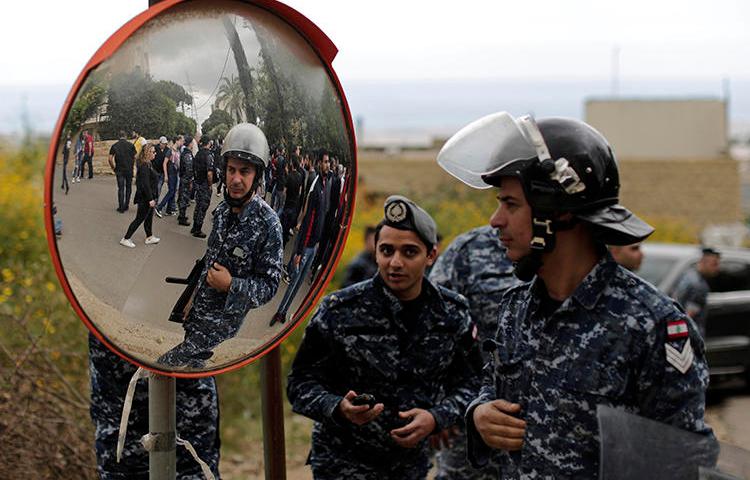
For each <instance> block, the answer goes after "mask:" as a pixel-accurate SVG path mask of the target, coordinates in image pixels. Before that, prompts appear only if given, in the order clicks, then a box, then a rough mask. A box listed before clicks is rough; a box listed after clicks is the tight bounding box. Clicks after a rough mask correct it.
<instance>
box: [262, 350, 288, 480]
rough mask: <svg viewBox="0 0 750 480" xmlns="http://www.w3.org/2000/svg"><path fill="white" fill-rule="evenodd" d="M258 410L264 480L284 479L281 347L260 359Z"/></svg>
mask: <svg viewBox="0 0 750 480" xmlns="http://www.w3.org/2000/svg"><path fill="white" fill-rule="evenodd" d="M260 390H261V410H262V412H263V465H264V468H265V473H266V480H284V479H286V452H285V445H284V399H283V398H282V396H281V347H279V346H277V347H276V348H274V349H273V350H271V351H270V352H268V353H267V354H266V355H265V356H264V357H263V358H262V359H261V360H260Z"/></svg>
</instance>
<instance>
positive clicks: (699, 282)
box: [670, 247, 721, 337]
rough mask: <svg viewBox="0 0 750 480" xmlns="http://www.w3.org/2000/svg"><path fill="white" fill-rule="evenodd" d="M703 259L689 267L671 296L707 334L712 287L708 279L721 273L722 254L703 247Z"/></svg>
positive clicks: (704, 333) (702, 333)
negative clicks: (708, 306)
mask: <svg viewBox="0 0 750 480" xmlns="http://www.w3.org/2000/svg"><path fill="white" fill-rule="evenodd" d="M701 253H702V255H701V259H700V260H698V263H697V264H696V265H695V266H694V267H692V268H690V269H688V270H687V271H686V272H685V273H684V274H683V275H682V277H681V278H680V280H679V281H678V282H677V286H676V287H675V289H674V291H673V292H672V293H671V295H670V296H671V297H672V298H674V299H675V300H677V301H678V302H679V303H680V305H682V306H683V308H685V311H686V312H687V314H688V315H689V316H690V318H692V319H693V321H694V322H695V323H696V324H697V325H698V329H699V330H700V332H701V335H702V336H704V337H705V335H706V313H707V312H706V302H707V301H708V292H709V291H710V290H711V288H710V287H709V286H708V282H707V281H706V279H708V278H713V277H715V276H717V275H718V274H719V265H720V263H721V262H720V258H721V255H720V254H719V252H718V251H716V250H714V249H713V248H710V247H704V248H703V249H702V252H701Z"/></svg>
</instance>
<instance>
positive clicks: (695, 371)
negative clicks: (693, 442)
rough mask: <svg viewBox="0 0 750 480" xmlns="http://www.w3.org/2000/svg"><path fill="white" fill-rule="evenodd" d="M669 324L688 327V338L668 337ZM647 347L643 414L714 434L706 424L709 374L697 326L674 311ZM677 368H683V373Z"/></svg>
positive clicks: (640, 398)
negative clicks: (669, 359) (705, 414)
mask: <svg viewBox="0 0 750 480" xmlns="http://www.w3.org/2000/svg"><path fill="white" fill-rule="evenodd" d="M667 320H669V322H668V321H667ZM670 322H671V323H672V324H673V325H674V324H675V323H677V324H683V325H686V326H687V330H688V336H686V337H678V338H674V336H673V338H672V339H670V338H669V337H668V334H667V326H668V324H669V323H670ZM646 344H647V351H646V353H645V356H644V357H645V358H644V359H643V363H642V367H641V371H640V374H639V376H638V404H639V407H640V410H641V414H642V415H644V416H646V417H648V418H651V419H653V420H657V421H660V422H664V423H667V424H670V425H673V426H675V427H678V428H682V429H684V430H688V431H691V432H696V433H700V434H706V435H713V433H712V431H711V428H710V427H709V426H708V425H706V423H705V421H704V413H705V406H706V388H707V386H708V377H709V374H708V365H707V363H706V358H705V353H704V347H703V340H702V339H701V337H700V335H699V334H698V332H697V328H696V326H695V323H694V322H693V321H692V320H691V319H690V318H689V317H687V316H685V315H683V314H682V313H680V312H678V311H677V310H675V312H674V314H673V315H670V316H669V317H667V319H665V320H662V321H661V322H657V324H656V326H655V328H654V329H653V331H652V332H650V333H649V335H648V337H647V341H646ZM668 355H670V356H671V357H670V358H671V359H672V361H671V362H670V361H668V359H667V358H668ZM675 364H676V365H675ZM677 367H681V368H682V369H684V373H683V372H681V371H680V369H679V368H677Z"/></svg>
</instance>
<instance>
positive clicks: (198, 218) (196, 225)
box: [190, 135, 214, 238]
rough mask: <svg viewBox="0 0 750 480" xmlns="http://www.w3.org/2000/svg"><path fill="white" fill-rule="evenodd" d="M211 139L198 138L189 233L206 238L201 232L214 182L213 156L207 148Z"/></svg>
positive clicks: (206, 137)
mask: <svg viewBox="0 0 750 480" xmlns="http://www.w3.org/2000/svg"><path fill="white" fill-rule="evenodd" d="M210 144H211V139H209V138H208V135H204V136H202V137H201V140H200V150H198V153H197V154H196V155H195V161H194V162H193V175H194V176H193V188H194V189H195V210H194V211H193V228H192V230H190V233H191V234H193V236H194V237H198V238H206V234H205V233H203V230H202V229H203V220H204V219H205V218H206V212H207V211H208V206H209V205H210V204H211V185H213V182H214V157H213V154H211V149H210V148H209V147H210Z"/></svg>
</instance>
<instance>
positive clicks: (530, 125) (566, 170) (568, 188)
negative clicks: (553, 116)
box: [518, 115, 586, 195]
mask: <svg viewBox="0 0 750 480" xmlns="http://www.w3.org/2000/svg"><path fill="white" fill-rule="evenodd" d="M518 123H519V125H521V127H522V128H523V130H524V133H525V134H526V138H527V139H528V140H529V142H531V145H532V146H533V147H534V149H535V150H536V156H537V158H538V159H539V163H543V162H544V161H546V160H551V159H552V155H550V153H549V149H548V148H547V144H546V143H545V142H544V137H543V136H542V132H541V131H539V126H537V124H536V121H534V117H532V116H531V115H524V116H522V117H520V118H519V119H518ZM554 165H555V169H554V171H552V172H551V173H550V175H549V178H550V180H553V181H555V182H557V183H559V184H560V185H561V186H562V187H563V189H564V190H565V192H566V193H567V194H568V195H572V194H574V193H579V192H582V191H584V190H586V184H584V183H583V182H582V181H581V178H580V177H579V176H578V174H577V173H576V171H575V170H573V168H572V167H571V166H570V164H569V163H568V161H567V160H566V159H565V158H558V159H557V160H554Z"/></svg>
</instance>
